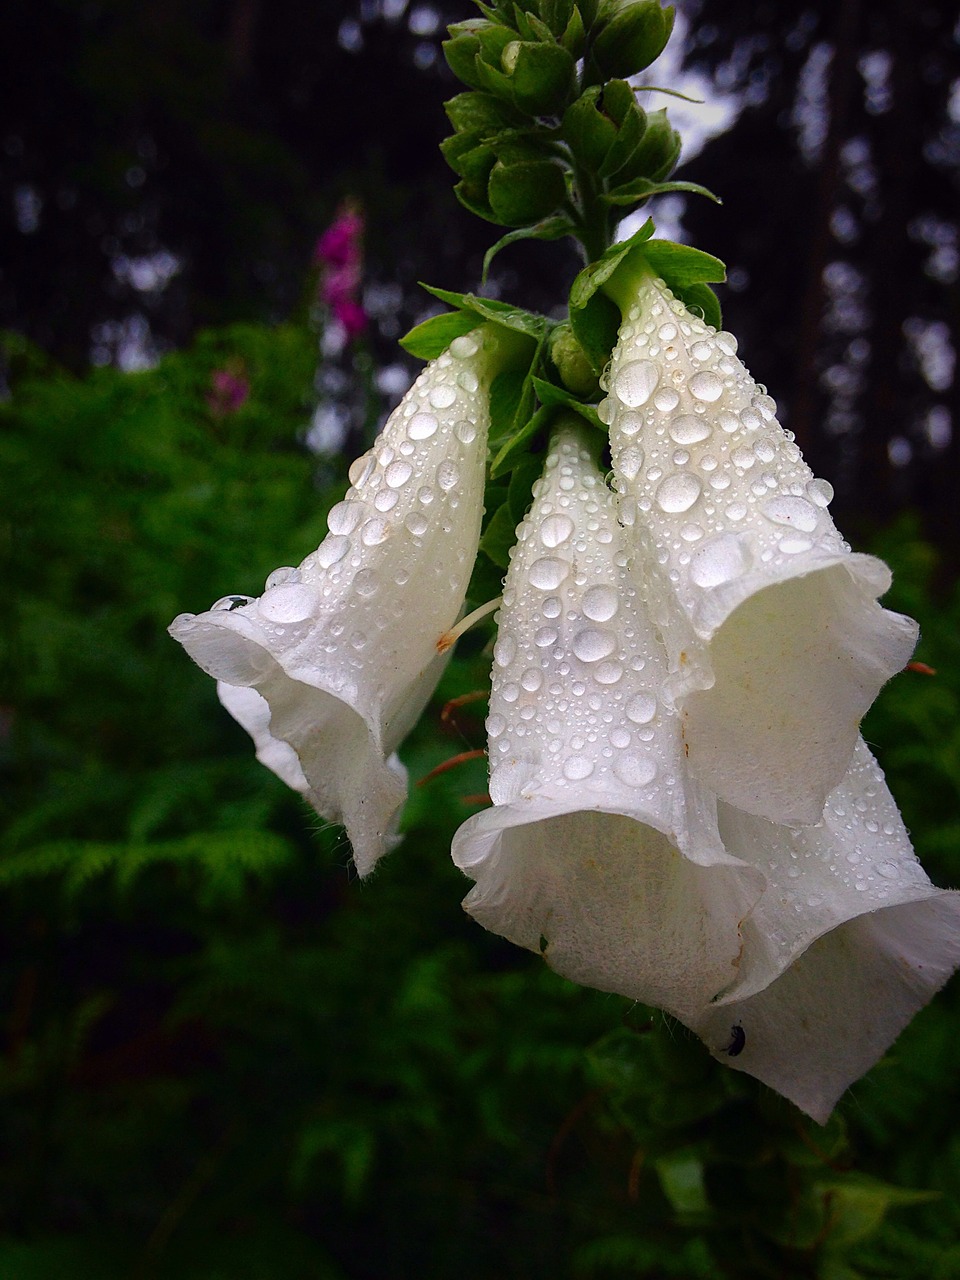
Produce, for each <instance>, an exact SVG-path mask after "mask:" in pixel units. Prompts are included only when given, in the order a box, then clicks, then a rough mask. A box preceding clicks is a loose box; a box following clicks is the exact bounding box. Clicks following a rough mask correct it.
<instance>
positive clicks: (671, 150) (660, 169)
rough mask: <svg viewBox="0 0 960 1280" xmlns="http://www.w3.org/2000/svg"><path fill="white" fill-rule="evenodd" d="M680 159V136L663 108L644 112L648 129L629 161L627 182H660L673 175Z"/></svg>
mask: <svg viewBox="0 0 960 1280" xmlns="http://www.w3.org/2000/svg"><path fill="white" fill-rule="evenodd" d="M679 158H680V135H679V133H677V131H676V129H674V128H673V126H672V125H671V124H670V121H669V120H668V119H667V111H666V108H665V107H663V108H661V109H660V110H659V111H649V112H647V127H646V129H645V130H644V133H643V137H642V138H641V139H640V145H639V146H638V147H637V149H636V151H635V152H634V153H633V155H632V156H631V157H630V163H629V166H628V172H627V174H626V175H625V176H626V177H630V178H649V179H650V180H651V181H652V182H659V181H660V180H661V179H663V178H666V177H667V176H668V174H670V173H672V172H673V170H674V169H675V167H676V164H677V161H678V160H679Z"/></svg>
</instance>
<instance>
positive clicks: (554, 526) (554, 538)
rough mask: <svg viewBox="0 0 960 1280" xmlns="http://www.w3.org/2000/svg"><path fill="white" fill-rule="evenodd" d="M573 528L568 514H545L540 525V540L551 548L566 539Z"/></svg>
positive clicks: (559, 544)
mask: <svg viewBox="0 0 960 1280" xmlns="http://www.w3.org/2000/svg"><path fill="white" fill-rule="evenodd" d="M573 528H574V525H573V521H572V520H571V519H570V517H569V516H562V515H560V516H547V518H546V519H545V520H544V522H543V524H542V525H541V526H540V541H541V542H542V543H543V545H544V546H545V547H550V549H551V550H552V549H553V548H554V547H559V546H561V545H562V544H563V543H564V542H566V541H567V539H568V538H569V537H570V535H571V534H572V533H573Z"/></svg>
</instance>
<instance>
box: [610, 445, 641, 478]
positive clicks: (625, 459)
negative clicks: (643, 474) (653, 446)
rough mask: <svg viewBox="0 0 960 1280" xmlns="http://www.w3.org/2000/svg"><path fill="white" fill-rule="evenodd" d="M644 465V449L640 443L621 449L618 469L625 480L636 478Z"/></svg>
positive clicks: (617, 462) (617, 463)
mask: <svg viewBox="0 0 960 1280" xmlns="http://www.w3.org/2000/svg"><path fill="white" fill-rule="evenodd" d="M642 466H643V450H642V449H641V448H640V446H639V445H636V444H632V445H630V446H629V447H628V448H626V449H621V450H620V453H619V454H618V456H617V460H616V470H617V472H619V474H620V475H621V476H623V478H624V480H636V478H637V476H638V475H639V474H640V468H641V467H642Z"/></svg>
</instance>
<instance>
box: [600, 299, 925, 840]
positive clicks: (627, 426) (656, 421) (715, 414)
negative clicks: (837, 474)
mask: <svg viewBox="0 0 960 1280" xmlns="http://www.w3.org/2000/svg"><path fill="white" fill-rule="evenodd" d="M615 288H616V291H617V296H618V300H619V301H620V305H621V308H622V310H623V312H624V319H623V325H622V327H621V330H620V337H619V341H618V343H617V346H616V349H615V350H614V353H613V359H612V363H611V366H610V369H609V373H608V383H607V385H608V389H609V395H608V398H607V399H606V400H605V401H604V402H603V404H602V405H601V416H602V417H604V419H605V420H606V421H607V422H609V425H610V446H611V452H612V457H613V468H614V473H615V476H616V487H617V489H618V491H619V493H620V495H621V501H620V512H621V519H622V521H623V523H624V524H625V525H626V526H628V527H629V529H630V532H631V535H632V539H633V545H634V547H635V549H636V553H637V560H638V567H639V571H640V572H641V573H642V575H643V576H644V577H645V578H646V582H647V592H648V599H649V605H650V609H651V613H652V616H653V618H654V621H655V622H656V624H657V626H658V627H659V628H660V630H661V634H662V636H663V640H664V643H665V645H666V649H667V655H668V659H669V664H670V678H669V681H668V685H667V694H668V697H669V698H670V700H671V701H672V702H673V703H674V705H676V706H677V707H678V708H679V709H680V711H681V713H682V715H683V717H684V734H685V740H686V744H687V748H688V751H689V761H690V765H691V767H692V768H694V769H696V770H697V771H698V772H699V775H700V777H701V779H702V780H703V781H704V782H705V783H706V784H707V785H709V786H710V787H711V788H712V789H713V790H714V791H715V792H716V793H717V795H718V796H720V798H721V799H723V800H725V801H728V802H729V803H730V804H732V805H735V806H736V807H737V808H740V809H743V810H746V811H747V812H749V813H754V814H758V815H760V816H762V817H765V818H769V819H770V820H771V821H775V822H781V823H782V822H809V823H815V822H817V821H818V819H819V817H820V814H821V813H822V811H823V806H824V802H825V800H826V797H827V794H828V793H829V792H830V791H831V790H832V789H833V788H834V787H835V786H836V785H837V784H838V782H839V781H840V780H841V779H842V777H843V776H844V773H845V771H846V768H847V766H848V764H849V763H850V760H851V757H852V754H853V750H854V746H855V744H856V740H857V734H858V729H859V724H860V720H861V718H862V716H863V714H864V712H865V711H866V710H867V708H868V707H869V705H870V704H871V702H872V701H873V699H874V698H875V696H876V694H877V692H878V690H879V689H880V686H881V685H882V684H883V683H884V682H885V681H886V680H887V679H889V677H890V676H891V675H893V674H894V673H895V672H896V671H898V670H900V669H901V668H902V667H903V665H904V663H905V662H906V661H907V659H908V658H909V656H910V654H911V652H912V651H913V647H914V644H915V643H916V636H917V630H916V626H915V624H914V623H913V622H912V621H911V620H910V619H908V618H904V617H902V616H901V615H899V614H895V613H891V612H889V611H887V610H884V609H882V608H881V606H880V605H879V604H878V603H877V598H878V597H879V596H880V595H882V594H883V592H884V591H886V590H887V588H888V587H889V585H890V572H889V570H888V569H887V567H886V565H884V564H883V563H882V562H881V561H879V560H876V559H874V558H873V557H872V556H866V555H856V554H851V552H850V549H849V547H848V546H847V545H846V544H845V543H844V541H843V539H842V538H841V537H840V535H839V533H838V532H837V530H836V527H835V526H834V523H833V521H832V519H831V518H830V515H829V513H828V511H827V506H828V503H829V501H830V498H831V496H832V491H831V489H830V486H829V485H828V484H827V483H826V482H825V481H823V480H816V479H814V477H813V475H812V473H811V471H810V469H809V467H807V465H806V464H805V462H804V461H803V458H802V457H801V454H800V450H799V449H798V448H797V446H796V444H795V443H794V442H793V439H792V437H791V436H790V435H789V433H787V432H785V431H784V430H783V429H782V428H781V427H780V425H779V424H778V422H777V419H776V405H775V404H774V401H773V400H772V399H771V398H770V396H768V395H767V394H766V391H765V390H764V388H762V387H759V386H758V385H757V383H756V382H754V380H753V378H752V377H751V376H750V374H749V372H748V371H747V370H746V368H745V367H744V366H743V364H742V363H741V361H740V360H739V359H738V358H737V355H736V350H737V344H736V339H735V338H734V337H733V336H732V335H731V334H728V333H717V332H716V331H715V330H714V329H713V328H712V327H711V326H709V325H707V324H705V323H704V322H703V321H702V320H700V319H699V318H698V317H696V316H695V315H693V314H692V313H691V312H690V311H688V310H687V308H686V307H685V306H684V305H683V304H682V303H681V302H680V301H679V300H678V299H676V298H675V297H674V296H673V294H672V293H671V292H670V290H669V289H668V288H667V287H666V286H665V285H664V283H663V281H662V280H655V279H653V278H652V276H650V275H649V274H646V275H643V276H641V278H640V280H639V282H637V281H635V280H634V281H632V282H629V288H628V287H627V285H625V284H624V282H623V281H622V280H621V281H620V282H619V283H618V284H617V285H616V286H615Z"/></svg>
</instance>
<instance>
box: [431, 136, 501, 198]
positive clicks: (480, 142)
mask: <svg viewBox="0 0 960 1280" xmlns="http://www.w3.org/2000/svg"><path fill="white" fill-rule="evenodd" d="M440 152H441V155H442V156H443V158H444V160H446V162H447V164H448V165H449V166H450V168H451V169H452V170H453V171H454V173H456V174H459V175H460V177H461V178H465V179H466V180H467V182H468V183H473V184H474V185H476V186H482V187H483V188H484V189H486V184H487V179H488V178H489V177H490V170H491V169H492V168H493V166H494V165H495V164H496V162H497V153H496V151H495V150H494V149H493V147H492V146H490V145H489V143H488V142H487V141H486V139H485V137H484V134H483V133H482V132H481V131H480V130H479V129H475V130H471V131H470V132H469V133H454V134H451V136H450V137H449V138H444V140H443V142H441V143H440Z"/></svg>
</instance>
